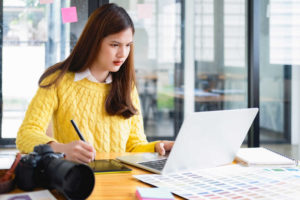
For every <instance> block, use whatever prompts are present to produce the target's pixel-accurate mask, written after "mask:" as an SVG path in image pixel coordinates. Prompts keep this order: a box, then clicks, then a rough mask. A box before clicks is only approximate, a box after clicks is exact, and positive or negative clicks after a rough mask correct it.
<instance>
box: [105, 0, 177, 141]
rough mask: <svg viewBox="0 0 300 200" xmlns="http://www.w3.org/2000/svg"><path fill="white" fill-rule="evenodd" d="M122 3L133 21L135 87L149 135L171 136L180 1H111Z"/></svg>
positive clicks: (172, 129)
mask: <svg viewBox="0 0 300 200" xmlns="http://www.w3.org/2000/svg"><path fill="white" fill-rule="evenodd" d="M110 2H112V3H116V4H118V5H120V6H122V7H124V8H125V9H126V10H127V12H128V13H129V15H130V16H131V18H132V20H133V23H134V25H135V29H136V32H135V35H134V46H135V49H134V54H135V69H136V77H137V87H138V91H139V95H140V100H141V106H142V113H143V117H144V127H145V133H146V135H147V136H148V137H173V136H174V112H175V110H174V82H175V81H174V76H175V75H174V71H175V70H174V69H175V65H176V64H178V63H181V51H180V50H181V49H180V48H181V31H180V26H181V4H180V3H178V2H177V1H175V0H168V1H154V0H145V1H135V2H133V1H129V0H128V1H124V0H114V1H110Z"/></svg>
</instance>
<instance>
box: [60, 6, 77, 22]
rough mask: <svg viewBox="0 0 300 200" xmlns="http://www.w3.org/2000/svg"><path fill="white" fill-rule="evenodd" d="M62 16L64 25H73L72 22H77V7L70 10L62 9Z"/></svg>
mask: <svg viewBox="0 0 300 200" xmlns="http://www.w3.org/2000/svg"><path fill="white" fill-rule="evenodd" d="M61 16H62V21H63V23H71V22H77V21H78V18H77V10H76V7H75V6H74V7H70V8H62V9H61Z"/></svg>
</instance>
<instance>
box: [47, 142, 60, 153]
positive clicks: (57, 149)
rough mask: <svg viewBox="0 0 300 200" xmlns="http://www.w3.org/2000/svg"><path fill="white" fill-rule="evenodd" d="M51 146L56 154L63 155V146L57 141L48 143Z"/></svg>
mask: <svg viewBox="0 0 300 200" xmlns="http://www.w3.org/2000/svg"><path fill="white" fill-rule="evenodd" d="M48 144H49V145H50V147H51V148H52V149H53V151H54V152H55V153H57V152H59V153H63V151H62V150H63V148H62V145H63V144H61V143H57V142H55V141H51V142H49V143H48Z"/></svg>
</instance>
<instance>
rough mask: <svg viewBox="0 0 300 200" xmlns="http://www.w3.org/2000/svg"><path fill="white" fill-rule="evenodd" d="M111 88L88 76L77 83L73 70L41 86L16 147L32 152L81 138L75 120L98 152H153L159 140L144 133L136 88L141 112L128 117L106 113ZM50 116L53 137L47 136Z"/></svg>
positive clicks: (47, 80) (20, 132)
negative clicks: (49, 84)
mask: <svg viewBox="0 0 300 200" xmlns="http://www.w3.org/2000/svg"><path fill="white" fill-rule="evenodd" d="M57 74H58V72H56V73H54V74H52V75H50V76H48V77H47V78H46V79H44V80H43V83H42V85H44V84H46V83H49V81H51V80H53V78H55V77H56V76H57ZM110 87H111V85H110V84H104V83H95V82H91V81H89V80H87V79H83V80H80V81H77V82H74V73H71V72H68V73H66V74H65V76H64V77H63V78H62V80H61V81H60V82H59V84H58V85H52V86H51V87H50V88H39V89H38V90H37V93H36V94H35V96H34V98H33V99H32V101H31V103H30V104H29V106H28V109H27V112H26V115H25V118H24V121H23V123H22V125H21V127H20V128H19V131H18V135H17V139H16V144H17V148H18V149H19V150H20V151H21V152H24V153H29V152H31V151H33V148H34V146H35V145H38V144H46V143H48V142H50V141H56V142H61V143H69V142H72V141H74V140H79V137H78V135H77V134H76V131H75V130H74V128H73V126H72V124H71V122H70V120H71V119H73V120H74V121H75V122H76V123H77V125H78V128H79V130H80V131H81V132H82V134H83V137H84V138H85V140H86V141H87V142H88V143H90V144H92V145H93V146H94V148H95V150H96V151H97V152H125V151H130V152H154V146H155V143H156V142H151V143H148V142H147V140H146V136H145V134H144V128H143V119H142V115H141V112H140V110H141V109H140V102H139V97H138V93H137V90H136V88H134V90H133V92H132V101H133V103H134V106H135V107H136V108H137V109H138V110H139V114H138V115H134V116H133V117H131V118H129V119H126V118H124V117H122V116H110V115H108V114H107V112H106V110H105V99H106V96H107V94H108V92H109V89H110ZM51 118H52V120H53V134H54V135H53V136H54V138H51V137H48V136H47V135H46V129H47V127H48V124H49V122H50V120H51Z"/></svg>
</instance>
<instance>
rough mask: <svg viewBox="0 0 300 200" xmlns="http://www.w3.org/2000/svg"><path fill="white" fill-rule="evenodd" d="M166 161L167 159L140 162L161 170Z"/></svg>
mask: <svg viewBox="0 0 300 200" xmlns="http://www.w3.org/2000/svg"><path fill="white" fill-rule="evenodd" d="M166 161H167V159H162V160H153V161H147V162H140V163H139V164H140V165H144V166H146V167H150V168H153V169H156V170H159V171H161V170H162V169H163V168H164V166H165V164H166Z"/></svg>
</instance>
